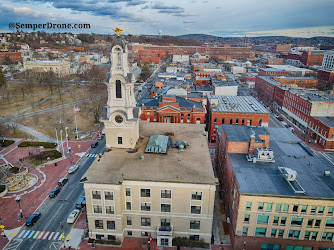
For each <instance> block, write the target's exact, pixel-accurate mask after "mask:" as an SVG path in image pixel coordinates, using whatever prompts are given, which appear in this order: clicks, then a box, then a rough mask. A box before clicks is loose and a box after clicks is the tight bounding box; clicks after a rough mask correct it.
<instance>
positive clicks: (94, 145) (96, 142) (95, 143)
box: [91, 141, 99, 148]
mask: <svg viewBox="0 0 334 250" xmlns="http://www.w3.org/2000/svg"><path fill="white" fill-rule="evenodd" d="M97 145H99V142H98V141H95V142H93V143H92V145H91V147H92V148H96V147H97Z"/></svg>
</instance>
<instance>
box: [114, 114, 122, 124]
mask: <svg viewBox="0 0 334 250" xmlns="http://www.w3.org/2000/svg"><path fill="white" fill-rule="evenodd" d="M115 122H117V123H122V122H123V117H122V116H120V115H116V117H115Z"/></svg>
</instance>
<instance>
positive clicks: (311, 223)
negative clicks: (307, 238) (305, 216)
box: [307, 219, 314, 227]
mask: <svg viewBox="0 0 334 250" xmlns="http://www.w3.org/2000/svg"><path fill="white" fill-rule="evenodd" d="M313 221H314V219H309V220H308V222H307V227H313Z"/></svg>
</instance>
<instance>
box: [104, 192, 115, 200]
mask: <svg viewBox="0 0 334 250" xmlns="http://www.w3.org/2000/svg"><path fill="white" fill-rule="evenodd" d="M104 199H106V200H113V199H114V192H104Z"/></svg>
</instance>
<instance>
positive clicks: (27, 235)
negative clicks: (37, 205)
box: [24, 231, 33, 239]
mask: <svg viewBox="0 0 334 250" xmlns="http://www.w3.org/2000/svg"><path fill="white" fill-rule="evenodd" d="M32 232H33V231H29V233H28V234H26V235H25V236H24V238H25V239H27V238H28V237H29V236H30V234H31V233H32Z"/></svg>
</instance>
